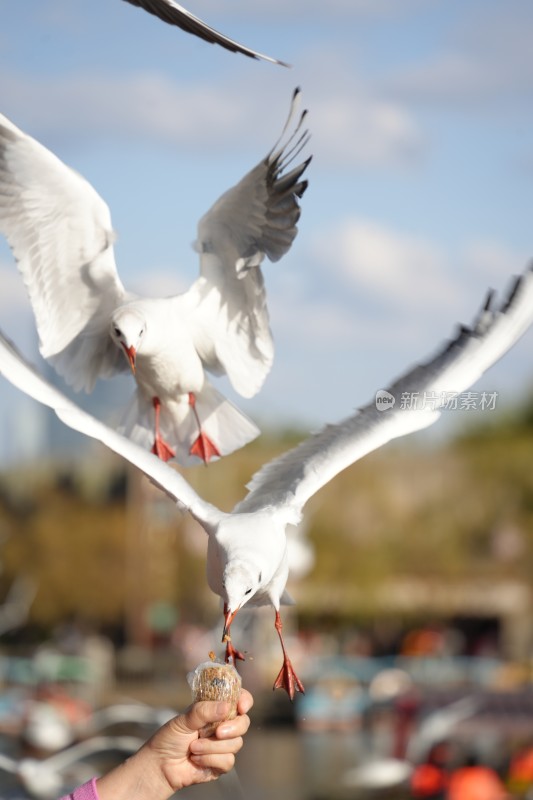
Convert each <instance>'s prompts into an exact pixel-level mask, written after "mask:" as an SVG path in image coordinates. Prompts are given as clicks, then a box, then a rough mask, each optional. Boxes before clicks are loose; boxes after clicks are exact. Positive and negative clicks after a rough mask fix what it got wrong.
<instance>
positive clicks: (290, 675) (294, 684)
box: [273, 610, 305, 700]
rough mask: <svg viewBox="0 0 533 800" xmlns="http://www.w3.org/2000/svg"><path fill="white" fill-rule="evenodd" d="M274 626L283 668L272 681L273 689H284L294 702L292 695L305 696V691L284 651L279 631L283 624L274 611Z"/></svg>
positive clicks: (278, 614)
mask: <svg viewBox="0 0 533 800" xmlns="http://www.w3.org/2000/svg"><path fill="white" fill-rule="evenodd" d="M274 625H275V628H276V630H277V632H278V636H279V640H280V642H281V649H282V650H283V666H282V668H281V669H280V671H279V673H278V677H277V678H276V680H275V681H274V686H273V688H274V689H285V691H286V692H287V694H288V695H289V697H290V698H291V700H294V695H295V694H296V692H301V693H302V694H305V689H304V685H303V683H302V682H301V680H300V679H299V678H298V676H297V674H296V673H295V671H294V669H293V666H292V664H291V660H290V658H289V656H288V655H287V651H286V650H285V643H284V641H283V636H282V635H281V629H282V628H283V624H282V622H281V616H280V613H279V611H277V610H276V621H275V623H274Z"/></svg>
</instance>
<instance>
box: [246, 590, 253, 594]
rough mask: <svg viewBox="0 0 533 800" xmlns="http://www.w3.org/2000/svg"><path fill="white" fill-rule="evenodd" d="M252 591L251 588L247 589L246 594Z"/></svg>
mask: <svg viewBox="0 0 533 800" xmlns="http://www.w3.org/2000/svg"><path fill="white" fill-rule="evenodd" d="M251 592H252V590H251V589H247V590H246V591H245V593H244V594H251Z"/></svg>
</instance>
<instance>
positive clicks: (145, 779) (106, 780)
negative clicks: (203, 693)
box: [97, 689, 253, 800]
mask: <svg viewBox="0 0 533 800" xmlns="http://www.w3.org/2000/svg"><path fill="white" fill-rule="evenodd" d="M252 705H253V697H252V695H251V694H250V692H248V691H246V689H242V690H241V694H240V696H239V700H238V703H237V717H235V719H232V720H225V717H226V716H227V714H228V712H229V710H230V704H229V703H227V702H221V701H218V700H217V701H214V700H203V701H200V702H197V703H193V704H192V705H191V706H189V708H188V709H187V710H186V711H184V712H183V713H182V714H179V715H178V716H176V717H174V718H173V719H171V720H169V722H167V723H166V724H165V725H163V726H162V727H161V728H159V730H158V731H156V733H154V735H153V736H152V737H151V738H150V739H149V740H148V741H147V742H146V743H145V744H144V745H143V746H142V747H141V749H140V750H139V751H138V752H137V753H135V754H134V755H133V756H131V757H130V758H129V759H128V760H127V761H125V762H124V763H123V764H121V765H120V766H119V767H117V768H116V769H114V770H112V771H111V772H110V773H108V774H107V775H104V776H103V777H102V778H99V779H98V781H97V789H98V795H99V798H100V800H167V799H168V798H169V797H171V796H172V795H173V794H174V792H176V791H178V790H179V789H182V788H184V787H185V786H191V785H192V784H194V783H206V782H207V781H212V780H215V779H216V778H218V777H219V776H220V775H222V774H223V773H224V772H229V771H230V770H231V769H232V767H233V766H234V764H235V756H236V754H237V753H238V752H239V750H240V749H241V747H242V745H243V740H242V737H243V736H244V734H245V733H246V731H247V730H248V728H249V726H250V718H249V717H248V714H247V712H248V711H249V710H250V709H251V707H252ZM217 720H220V724H219V726H218V727H217V729H216V731H215V733H214V734H213V736H210V737H208V738H200V734H199V732H200V731H201V729H202V728H203V727H204V726H205V725H206V724H207V723H209V722H216V721H217Z"/></svg>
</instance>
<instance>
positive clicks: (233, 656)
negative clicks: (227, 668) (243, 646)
mask: <svg viewBox="0 0 533 800" xmlns="http://www.w3.org/2000/svg"><path fill="white" fill-rule="evenodd" d="M234 616H235V615H233V617H232V618H231V619H230V620H229V622H228V604H227V603H224V620H225V623H224V633H223V634H222V641H223V642H225V644H226V654H225V656H224V661H225V662H226V664H229V663H232V664H233V666H235V664H236V662H237V661H246V659H245V657H244V656H243V654H242V653H241V651H240V650H236V649H235V648H234V647H233V645H232V643H231V634H230V630H229V629H230V627H231V623H232V621H233V618H234Z"/></svg>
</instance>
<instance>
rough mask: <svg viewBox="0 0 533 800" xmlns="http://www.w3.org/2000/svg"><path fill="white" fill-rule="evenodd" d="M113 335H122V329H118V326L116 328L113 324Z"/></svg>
mask: <svg viewBox="0 0 533 800" xmlns="http://www.w3.org/2000/svg"><path fill="white" fill-rule="evenodd" d="M115 336H118V337H120V336H122V331H121V330H120V328H117V327H116V326H115Z"/></svg>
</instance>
